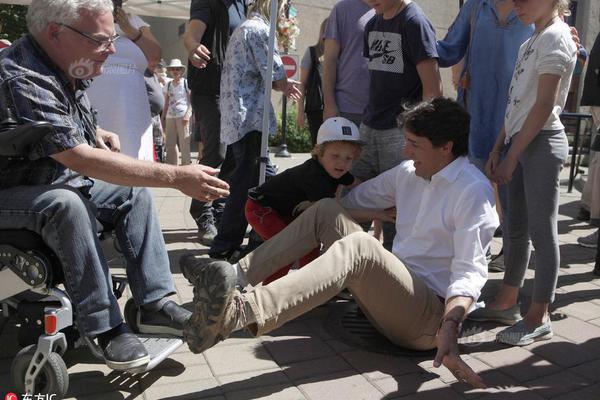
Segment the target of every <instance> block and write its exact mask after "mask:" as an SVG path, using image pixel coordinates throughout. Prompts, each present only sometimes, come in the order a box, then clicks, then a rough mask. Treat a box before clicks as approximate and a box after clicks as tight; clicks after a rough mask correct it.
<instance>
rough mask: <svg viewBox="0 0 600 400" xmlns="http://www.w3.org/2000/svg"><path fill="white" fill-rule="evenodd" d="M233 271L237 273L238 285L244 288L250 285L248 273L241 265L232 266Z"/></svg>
mask: <svg viewBox="0 0 600 400" xmlns="http://www.w3.org/2000/svg"><path fill="white" fill-rule="evenodd" d="M232 267H233V270H234V271H235V277H236V278H237V285H238V286H240V287H242V288H244V287H246V286H247V285H248V280H247V279H246V273H245V272H244V270H243V269H242V267H240V264H239V263H235V264H233V265H232Z"/></svg>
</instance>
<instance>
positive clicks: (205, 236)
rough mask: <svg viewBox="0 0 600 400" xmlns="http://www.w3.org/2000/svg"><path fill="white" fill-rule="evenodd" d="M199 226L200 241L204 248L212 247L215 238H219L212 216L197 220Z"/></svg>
mask: <svg viewBox="0 0 600 400" xmlns="http://www.w3.org/2000/svg"><path fill="white" fill-rule="evenodd" d="M196 225H198V241H199V242H200V244H202V245H204V246H211V245H212V242H213V240H215V236H217V227H216V226H215V221H214V218H213V217H212V216H209V217H200V218H199V219H198V220H196Z"/></svg>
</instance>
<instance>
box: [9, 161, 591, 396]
mask: <svg viewBox="0 0 600 400" xmlns="http://www.w3.org/2000/svg"><path fill="white" fill-rule="evenodd" d="M303 159H304V156H295V158H294V159H292V160H281V159H277V160H276V163H278V164H280V167H281V168H285V167H287V166H289V165H292V164H295V163H298V162H301V161H302V160H303ZM155 193H156V199H157V204H158V209H159V213H160V219H161V223H162V226H163V230H164V236H165V240H166V242H167V243H168V250H169V254H170V258H171V260H172V267H171V268H172V271H173V274H174V277H175V282H176V285H177V289H178V294H177V298H178V300H179V301H181V302H183V303H189V302H190V301H191V299H192V288H191V287H190V285H189V284H188V283H187V281H186V280H185V278H183V276H182V275H181V273H180V271H179V269H178V266H177V262H176V260H177V259H178V258H179V256H180V255H181V254H182V253H184V252H187V251H189V250H190V249H193V250H195V251H198V252H202V251H206V250H205V249H204V248H202V247H201V246H200V245H199V244H197V242H196V229H195V224H194V222H193V221H192V220H191V218H190V217H189V216H188V213H187V209H188V207H189V199H187V198H185V197H184V196H183V195H181V194H180V193H179V192H177V191H174V190H156V191H155ZM579 197H580V195H579V193H578V192H575V191H574V192H573V193H572V194H567V193H566V190H564V189H563V190H562V198H561V208H560V222H559V231H560V243H561V254H562V263H561V269H560V276H559V280H558V291H557V292H558V293H557V296H556V302H555V303H554V304H553V306H552V319H553V328H554V332H555V337H554V339H553V340H551V341H546V342H541V343H537V344H533V345H530V346H527V347H523V348H517V347H507V346H504V345H500V344H498V343H495V342H494V333H495V332H497V331H499V330H500V329H501V328H502V327H499V326H496V325H493V324H484V325H480V326H473V325H468V326H466V329H467V334H466V337H465V338H463V339H462V341H463V342H464V345H463V346H462V350H463V352H464V354H465V359H466V360H467V362H468V363H469V365H471V366H472V367H473V368H474V369H475V370H476V371H478V372H480V373H481V374H482V376H483V378H484V379H485V380H486V382H487V383H488V385H489V386H490V388H489V389H486V390H469V388H468V387H466V386H465V385H464V384H461V383H458V382H456V380H455V379H454V378H453V376H452V375H451V374H450V373H449V372H448V371H447V370H445V369H444V368H440V369H435V368H433V366H432V359H431V357H416V356H413V357H406V356H405V357H399V356H392V355H385V354H381V353H375V352H370V351H366V350H364V349H361V348H360V347H357V346H354V345H351V344H348V343H347V342H344V341H343V340H341V338H340V337H339V336H336V335H335V334H334V333H332V331H331V330H329V329H328V328H327V325H328V323H327V320H328V317H329V314H330V312H331V306H325V307H320V308H318V309H316V310H314V311H313V312H311V313H309V314H308V315H305V316H304V317H302V318H300V319H298V320H296V321H294V322H291V323H289V324H287V325H285V326H284V327H282V328H281V329H279V330H278V331H276V332H273V333H272V334H270V335H267V336H264V337H262V338H259V339H255V338H250V337H249V336H247V335H244V334H236V335H235V337H234V338H230V339H228V340H226V341H225V342H223V343H220V344H219V345H217V346H215V347H214V348H212V349H210V350H208V351H207V352H205V353H204V354H201V355H194V354H192V353H190V352H189V351H188V350H187V348H186V347H181V348H180V349H179V350H178V351H177V352H176V353H175V354H173V355H172V356H171V358H170V359H169V360H167V361H165V362H164V363H163V364H161V365H160V366H159V367H158V368H157V369H156V370H154V371H152V372H150V373H147V374H143V375H135V376H132V375H128V374H121V373H117V372H114V371H111V370H109V369H108V368H106V367H105V366H103V365H101V364H98V363H97V361H96V360H94V359H93V358H92V357H91V356H90V355H89V354H88V352H87V351H86V350H82V349H79V350H74V351H71V352H69V353H68V354H67V355H66V356H65V360H66V362H67V365H68V367H69V374H70V379H71V384H70V390H69V393H68V397H70V398H77V399H102V400H112V399H147V400H151V399H211V400H217V399H227V400H246V399H247V400H250V399H282V400H287V399H289V400H294V399H312V400H336V399H340V400H346V399H348V400H350V399H381V398H385V399H395V398H405V399H413V398H414V399H436V400H443V399H475V398H482V399H519V400H527V399H548V398H553V399H554V398H556V399H561V400H563V399H564V400H566V399H577V400H583V399H600V277H596V276H594V275H592V274H591V273H590V271H591V270H592V268H593V263H592V261H593V257H594V251H593V250H588V249H584V248H581V247H578V246H577V245H576V238H577V237H578V236H580V235H582V234H587V233H591V232H592V230H591V229H590V228H589V227H588V226H587V225H586V224H583V223H577V222H576V221H573V218H572V217H573V216H574V215H575V213H576V211H577V207H578V200H579ZM497 248H498V243H497V242H495V243H494V249H495V250H497ZM115 271H116V272H117V273H118V272H119V269H115ZM533 272H534V271H532V270H529V271H528V276H529V277H531V276H533ZM501 278H502V274H499V273H495V274H491V275H490V279H489V284H488V285H487V286H486V288H485V290H484V297H488V298H489V297H490V295H491V294H493V292H494V289H495V287H497V286H498V284H499V283H500V281H501ZM529 289H530V284H528V285H527V286H526V290H525V293H527V292H528V290H529ZM124 301H125V299H123V303H124ZM523 303H524V304H526V303H527V296H526V295H525V296H523ZM0 329H1V331H0V343H2V345H1V346H0V395H3V394H4V393H6V392H7V391H8V389H10V387H9V370H10V363H11V360H12V357H13V355H14V354H15V353H16V352H17V351H18V347H17V344H16V340H15V335H14V333H15V330H16V328H15V326H14V320H8V321H7V320H5V319H0Z"/></svg>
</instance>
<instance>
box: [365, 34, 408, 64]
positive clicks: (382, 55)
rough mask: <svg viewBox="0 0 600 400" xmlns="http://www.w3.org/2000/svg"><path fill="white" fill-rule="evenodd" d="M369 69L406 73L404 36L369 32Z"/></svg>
mask: <svg viewBox="0 0 600 400" xmlns="http://www.w3.org/2000/svg"><path fill="white" fill-rule="evenodd" d="M369 69H370V70H371V71H385V72H393V73H397V74H402V73H404V59H403V57H402V35H400V34H399V33H392V32H376V31H372V32H369Z"/></svg>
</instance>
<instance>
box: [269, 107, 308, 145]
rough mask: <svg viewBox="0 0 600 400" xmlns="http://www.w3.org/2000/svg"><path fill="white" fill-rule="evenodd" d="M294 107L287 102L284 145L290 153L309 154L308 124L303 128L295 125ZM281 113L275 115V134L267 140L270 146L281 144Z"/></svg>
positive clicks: (295, 113) (295, 112)
mask: <svg viewBox="0 0 600 400" xmlns="http://www.w3.org/2000/svg"><path fill="white" fill-rule="evenodd" d="M296 115H297V111H296V105H295V104H294V103H291V102H288V107H287V119H286V120H287V122H286V126H285V127H286V144H287V147H288V151H289V152H290V153H309V152H310V151H311V150H312V145H311V142H310V132H309V131H308V123H306V124H305V126H304V128H299V127H298V126H297V125H296ZM281 136H282V135H281V113H278V114H277V133H276V134H275V136H273V137H271V138H269V145H270V146H279V145H280V144H281V139H282V137H281Z"/></svg>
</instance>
